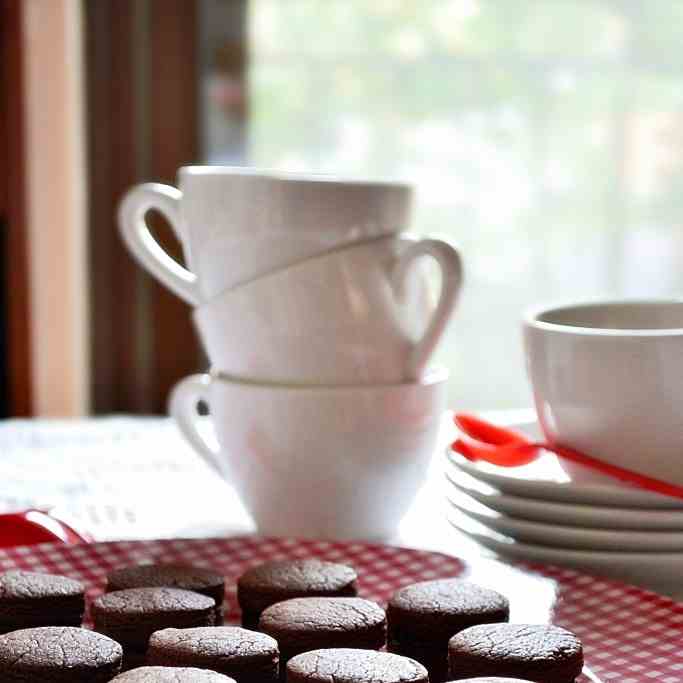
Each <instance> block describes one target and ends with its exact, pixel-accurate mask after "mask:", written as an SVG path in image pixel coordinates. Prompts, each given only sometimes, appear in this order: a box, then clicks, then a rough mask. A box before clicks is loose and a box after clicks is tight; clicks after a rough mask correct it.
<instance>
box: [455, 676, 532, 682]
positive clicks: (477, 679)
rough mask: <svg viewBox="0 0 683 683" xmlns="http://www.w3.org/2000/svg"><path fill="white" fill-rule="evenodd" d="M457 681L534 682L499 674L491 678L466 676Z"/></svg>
mask: <svg viewBox="0 0 683 683" xmlns="http://www.w3.org/2000/svg"><path fill="white" fill-rule="evenodd" d="M451 683H456V681H451ZM457 683H532V681H523V680H522V679H521V678H498V677H497V676H494V677H493V678H491V677H490V676H487V677H486V678H465V679H461V680H460V681H457Z"/></svg>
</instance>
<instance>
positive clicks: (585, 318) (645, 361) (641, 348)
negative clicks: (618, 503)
mask: <svg viewBox="0 0 683 683" xmlns="http://www.w3.org/2000/svg"><path fill="white" fill-rule="evenodd" d="M524 337H525V345H526V358H527V367H528V372H529V376H530V379H531V383H532V386H533V391H534V398H535V403H536V410H537V412H538V418H539V421H540V424H541V428H542V430H543V433H544V434H545V436H546V438H547V439H549V440H550V441H553V442H556V443H559V444H563V445H566V446H570V447H572V448H575V449H577V450H579V451H582V452H585V453H587V454H588V455H592V456H595V457H597V458H601V459H603V460H605V461H606V462H609V463H613V464H615V465H619V466H621V467H626V468H629V469H631V470H635V471H636V472H640V473H642V474H645V475H649V476H652V477H657V478H659V479H663V480H665V481H668V482H670V483H673V484H678V485H683V378H682V376H681V373H682V372H683V301H621V302H606V303H587V304H576V305H569V306H564V307H556V308H548V309H543V310H537V311H534V312H532V313H530V314H529V315H528V316H527V317H526V319H525V322H524ZM560 464H561V465H562V467H563V468H564V469H565V470H566V471H567V472H568V474H569V475H570V476H571V478H572V480H575V481H577V482H580V483H612V484H613V485H615V486H618V485H619V482H618V481H617V480H616V479H612V478H608V477H604V476H602V475H599V474H597V473H595V472H593V471H592V470H590V469H588V468H585V467H581V466H578V465H573V464H572V463H569V462H567V461H564V460H562V459H560Z"/></svg>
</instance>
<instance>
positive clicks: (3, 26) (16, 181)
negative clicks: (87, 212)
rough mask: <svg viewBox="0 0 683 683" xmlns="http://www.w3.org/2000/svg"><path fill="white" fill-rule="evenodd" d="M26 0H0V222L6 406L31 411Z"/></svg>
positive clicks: (13, 410) (21, 412)
mask: <svg viewBox="0 0 683 683" xmlns="http://www.w3.org/2000/svg"><path fill="white" fill-rule="evenodd" d="M22 49H23V31H22V0H3V2H2V3H0V138H1V139H0V186H1V187H0V223H1V224H2V225H3V229H4V231H5V234H4V240H3V242H4V250H3V251H4V256H5V263H4V264H3V266H4V267H3V269H2V272H3V273H4V274H5V281H4V283H3V285H4V286H3V288H2V289H4V291H5V293H6V296H5V300H4V302H2V304H0V310H2V311H4V316H5V321H6V324H5V334H6V344H5V359H4V362H5V363H6V369H5V373H4V375H5V380H6V381H7V387H6V389H7V390H6V400H7V404H8V405H7V412H8V413H9V414H10V415H14V416H29V415H32V414H33V403H32V370H31V358H32V356H31V335H30V290H29V286H30V285H29V261H28V259H29V253H28V237H27V228H26V217H27V214H26V211H27V209H26V186H25V129H24V75H23V68H22V56H23V55H22Z"/></svg>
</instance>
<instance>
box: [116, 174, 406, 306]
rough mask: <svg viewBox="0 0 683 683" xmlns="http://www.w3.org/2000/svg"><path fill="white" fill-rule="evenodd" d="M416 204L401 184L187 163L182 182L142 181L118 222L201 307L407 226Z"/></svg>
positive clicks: (162, 276)
mask: <svg viewBox="0 0 683 683" xmlns="http://www.w3.org/2000/svg"><path fill="white" fill-rule="evenodd" d="M411 202H412V193H411V189H410V188H409V187H408V186H407V185H401V184H396V183H379V182H356V181H352V180H349V181H347V180H340V179H336V178H328V177H326V176H301V175H295V174H282V173H268V172H265V171H258V170H255V169H246V168H232V167H223V166H185V167H183V168H181V169H180V170H179V171H178V189H176V188H175V187H171V186H169V185H160V184H158V183H146V184H143V185H137V186H136V187H134V188H132V189H131V190H129V191H128V193H127V194H126V195H125V196H124V198H123V199H122V201H121V204H120V206H119V227H120V230H121V234H122V237H123V240H124V242H125V243H126V245H127V247H128V249H129V250H130V251H131V253H132V254H133V256H135V258H136V259H137V260H138V261H139V262H140V264H141V265H142V266H143V267H144V268H146V269H147V270H148V271H149V272H150V273H151V274H152V275H153V276H154V277H156V278H157V279H158V280H159V281H160V282H161V283H162V284H163V285H165V286H166V287H168V289H170V290H171V291H172V292H174V293H175V294H177V295H178V296H179V297H180V298H182V299H184V300H185V301H186V302H187V303H189V304H191V305H193V306H196V305H198V304H199V303H201V302H203V301H206V300H208V299H211V298H212V297H214V296H216V295H217V294H220V293H221V292H223V291H224V290H226V289H230V288H233V287H236V286H238V285H240V284H243V283H245V282H249V281H251V280H254V279H256V278H258V277H260V276H262V275H265V274H267V273H271V272H273V271H276V270H278V269H280V268H284V267H286V266H289V265H292V264H294V263H298V262H300V261H303V260H305V259H307V258H310V257H312V256H317V255H318V254H321V253H324V252H326V251H329V250H331V249H335V248H339V247H342V246H345V245H347V244H352V243H354V242H359V241H362V240H365V239H368V238H372V237H378V236H381V235H388V234H396V233H398V232H401V231H402V230H403V229H404V228H405V227H406V226H407V224H408V221H409V217H410V210H411ZM150 210H156V211H159V212H160V213H161V214H163V216H164V217H165V218H166V219H167V220H168V222H169V223H170V225H171V227H172V229H173V230H174V232H175V234H176V237H177V238H178V240H179V241H180V242H181V244H182V246H183V254H184V257H185V261H186V264H187V267H183V266H181V265H180V264H179V263H178V262H177V261H175V260H174V259H173V258H172V257H171V256H169V255H168V254H167V253H166V252H165V251H164V249H163V248H162V247H161V245H160V244H159V243H158V242H157V241H156V240H155V239H154V237H153V235H152V233H151V232H150V230H149V228H148V226H147V223H146V221H145V214H146V213H147V212H148V211H150Z"/></svg>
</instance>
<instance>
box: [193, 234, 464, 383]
mask: <svg viewBox="0 0 683 683" xmlns="http://www.w3.org/2000/svg"><path fill="white" fill-rule="evenodd" d="M423 256H429V257H432V258H434V259H435V260H436V262H437V264H438V266H439V269H440V271H441V291H440V295H439V298H438V302H437V303H436V305H434V304H433V303H432V301H431V297H430V296H429V289H428V282H427V278H426V274H425V273H424V271H423V270H422V269H421V268H420V267H419V266H420V265H421V262H420V261H421V257H423ZM461 281H462V266H461V262H460V257H459V255H458V252H457V251H456V249H455V248H454V247H452V246H451V245H450V244H448V243H447V242H444V241H442V240H436V239H423V240H417V239H410V238H407V237H385V238H380V239H377V240H374V241H370V242H365V243H363V244H360V245H356V246H352V247H347V248H345V249H342V250H339V251H334V252H332V253H328V254H325V255H323V256H318V257H316V258H313V259H309V260H307V261H305V262H304V263H301V264H299V265H296V266H292V267H290V268H286V269H284V270H281V271H279V272H277V273H273V274H271V275H266V276H264V277H262V278H259V279H258V280H254V281H253V282H250V283H248V284H246V285H242V286H241V287H238V288H236V289H233V290H229V291H226V292H224V293H223V294H221V295H220V296H218V297H216V298H215V299H212V300H211V301H209V302H208V303H205V304H204V305H202V306H199V307H198V308H196V309H195V311H194V314H193V317H194V322H195V325H196V327H197V330H198V332H199V336H200V337H201V339H202V342H203V344H204V346H205V349H206V352H207V355H208V357H209V360H210V362H211V365H212V367H213V368H215V369H216V370H217V371H218V372H221V373H225V374H226V375H230V376H232V377H239V378H241V379H246V380H248V381H254V382H274V383H278V382H279V383H291V384H337V385H341V384H344V385H348V384H371V383H397V382H404V381H409V380H414V379H416V378H418V377H420V376H421V375H422V373H423V371H424V370H425V368H426V367H427V364H428V362H429V359H430V357H431V356H432V353H433V351H434V348H435V346H436V345H437V344H438V342H439V340H440V338H441V336H442V334H443V332H444V329H445V328H446V326H447V324H448V321H449V319H450V317H451V315H452V313H453V310H454V307H455V304H456V300H457V295H458V292H459V289H460V285H461Z"/></svg>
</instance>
